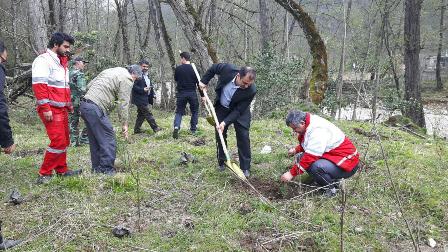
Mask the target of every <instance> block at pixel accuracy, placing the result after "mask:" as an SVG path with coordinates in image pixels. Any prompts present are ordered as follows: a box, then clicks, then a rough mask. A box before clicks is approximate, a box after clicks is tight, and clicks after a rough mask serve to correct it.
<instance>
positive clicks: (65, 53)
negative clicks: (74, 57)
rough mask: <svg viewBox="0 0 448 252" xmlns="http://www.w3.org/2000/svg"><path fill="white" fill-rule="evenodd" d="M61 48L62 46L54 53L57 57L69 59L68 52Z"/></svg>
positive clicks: (69, 54)
mask: <svg viewBox="0 0 448 252" xmlns="http://www.w3.org/2000/svg"><path fill="white" fill-rule="evenodd" d="M61 47H62V46H60V47H58V49H57V50H56V53H57V54H58V55H59V56H68V57H70V56H71V53H70V51H69V50H64V49H63V48H61Z"/></svg>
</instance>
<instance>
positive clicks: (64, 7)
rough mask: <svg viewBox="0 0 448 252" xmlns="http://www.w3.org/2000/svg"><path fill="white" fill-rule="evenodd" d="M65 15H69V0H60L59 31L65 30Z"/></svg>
mask: <svg viewBox="0 0 448 252" xmlns="http://www.w3.org/2000/svg"><path fill="white" fill-rule="evenodd" d="M65 15H67V1H66V0H59V26H58V27H59V28H58V31H59V32H64V31H65Z"/></svg>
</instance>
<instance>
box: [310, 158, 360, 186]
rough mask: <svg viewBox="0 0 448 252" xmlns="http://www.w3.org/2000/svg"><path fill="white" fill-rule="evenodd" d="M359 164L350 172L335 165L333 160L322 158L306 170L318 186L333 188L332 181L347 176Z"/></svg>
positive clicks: (354, 169)
mask: <svg viewBox="0 0 448 252" xmlns="http://www.w3.org/2000/svg"><path fill="white" fill-rule="evenodd" d="M358 167H359V164H358V165H356V167H355V168H353V170H352V171H351V172H346V171H344V170H342V169H341V168H339V167H338V166H337V165H335V164H334V163H333V162H331V161H329V160H326V159H324V158H321V159H318V160H316V161H315V162H314V163H313V164H311V167H310V168H308V170H307V172H308V174H309V175H311V176H312V177H313V178H314V180H315V181H316V182H317V183H318V184H319V185H320V186H328V188H334V184H333V183H334V182H336V181H337V180H339V179H341V178H349V177H351V176H353V174H355V173H356V171H357V170H358Z"/></svg>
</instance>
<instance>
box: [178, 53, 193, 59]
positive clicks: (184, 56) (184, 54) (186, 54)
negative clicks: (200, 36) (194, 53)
mask: <svg viewBox="0 0 448 252" xmlns="http://www.w3.org/2000/svg"><path fill="white" fill-rule="evenodd" d="M179 55H180V57H181V58H184V59H185V60H187V61H190V59H191V55H190V53H189V52H181V53H180V54H179Z"/></svg>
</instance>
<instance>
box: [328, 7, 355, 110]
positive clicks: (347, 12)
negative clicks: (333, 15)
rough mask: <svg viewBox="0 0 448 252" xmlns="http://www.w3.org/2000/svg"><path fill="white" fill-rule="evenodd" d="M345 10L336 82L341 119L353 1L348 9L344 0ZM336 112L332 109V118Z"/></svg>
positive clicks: (337, 108)
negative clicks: (348, 25) (346, 43)
mask: <svg viewBox="0 0 448 252" xmlns="http://www.w3.org/2000/svg"><path fill="white" fill-rule="evenodd" d="M342 4H343V8H344V35H343V37H342V45H341V60H340V61H339V73H338V78H337V80H336V103H337V107H336V110H337V111H339V117H340V116H341V107H342V88H343V86H344V72H345V40H346V39H347V23H348V21H349V19H350V10H351V9H352V0H348V3H347V9H346V8H345V1H344V0H342ZM336 110H335V109H332V113H331V116H335V115H336Z"/></svg>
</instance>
